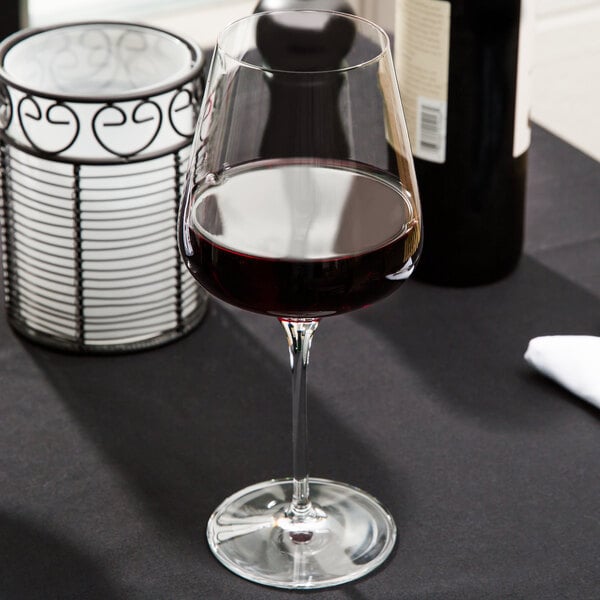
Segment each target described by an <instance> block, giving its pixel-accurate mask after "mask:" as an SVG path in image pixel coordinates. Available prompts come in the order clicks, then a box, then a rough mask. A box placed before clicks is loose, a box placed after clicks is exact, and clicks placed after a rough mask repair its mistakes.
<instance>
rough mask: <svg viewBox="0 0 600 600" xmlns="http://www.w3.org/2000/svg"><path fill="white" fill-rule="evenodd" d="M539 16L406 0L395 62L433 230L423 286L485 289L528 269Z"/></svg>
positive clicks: (399, 14) (464, 1)
mask: <svg viewBox="0 0 600 600" xmlns="http://www.w3.org/2000/svg"><path fill="white" fill-rule="evenodd" d="M532 8H533V7H532V4H531V2H530V1H529V0H485V2H482V1H481V0H396V28H395V63H396V69H397V74H398V81H399V84H400V92H401V96H402V101H403V106H404V110H405V112H406V118H407V122H408V128H409V133H410V139H411V147H412V152H413V157H414V161H415V168H416V172H417V181H418V184H419V190H420V194H421V201H422V206H423V222H424V227H425V243H424V246H423V254H422V256H421V262H420V263H419V266H418V267H417V270H416V271H415V276H416V277H418V278H420V279H421V280H425V281H428V282H431V283H435V284H439V285H453V286H468V285H478V284H484V283H489V282H492V281H495V280H498V279H501V278H502V277H504V276H506V275H508V274H509V273H511V272H512V271H513V270H514V269H515V267H516V266H517V264H518V261H519V257H520V255H521V251H522V245H523V225H524V207H525V179H526V170H527V153H528V148H529V143H530V128H529V122H528V112H529V93H528V85H527V80H528V68H529V64H528V60H529V44H530V31H529V26H530V25H531V23H532V14H531V11H532Z"/></svg>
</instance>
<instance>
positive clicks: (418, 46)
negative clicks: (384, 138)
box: [395, 0, 451, 163]
mask: <svg viewBox="0 0 600 600" xmlns="http://www.w3.org/2000/svg"><path fill="white" fill-rule="evenodd" d="M450 10H451V7H450V2H447V1H446V0H396V28H395V36H396V37H395V63H396V72H397V76H398V84H399V86H400V95H401V97H402V105H403V107H404V113H405V116H406V122H407V126H408V133H409V136H410V141H411V146H412V152H413V155H414V156H417V157H418V158H422V159H424V160H429V161H431V162H436V163H443V162H445V161H446V114H447V106H448V67H449V60H450Z"/></svg>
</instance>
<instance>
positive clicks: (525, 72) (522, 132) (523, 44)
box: [513, 0, 535, 158]
mask: <svg viewBox="0 0 600 600" xmlns="http://www.w3.org/2000/svg"><path fill="white" fill-rule="evenodd" d="M534 19H535V13H534V3H533V1H532V0H521V20H520V27H519V47H518V50H517V83H516V97H515V133H514V138H513V156H514V157H515V158H516V157H517V156H521V154H523V153H524V152H526V151H527V149H528V148H529V145H530V143H531V126H530V124H529V110H530V107H531V72H530V71H531V67H532V60H531V59H532V54H533V52H532V43H533V31H534V24H535V20H534Z"/></svg>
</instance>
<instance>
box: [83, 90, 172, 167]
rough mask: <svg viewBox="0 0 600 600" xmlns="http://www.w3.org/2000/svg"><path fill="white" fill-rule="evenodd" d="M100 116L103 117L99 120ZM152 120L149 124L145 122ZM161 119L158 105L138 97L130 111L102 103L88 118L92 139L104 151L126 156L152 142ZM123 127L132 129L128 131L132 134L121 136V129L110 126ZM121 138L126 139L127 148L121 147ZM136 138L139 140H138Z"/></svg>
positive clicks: (133, 154) (134, 153) (115, 105)
mask: <svg viewBox="0 0 600 600" xmlns="http://www.w3.org/2000/svg"><path fill="white" fill-rule="evenodd" d="M103 116H104V119H105V120H103V121H102V117H103ZM115 118H116V120H114V119H115ZM107 119H108V120H107ZM111 119H112V120H111ZM153 121H154V124H153V125H151V126H148V125H146V124H149V123H152V122H153ZM162 121H163V116H162V111H161V109H160V106H159V105H158V104H157V103H156V102H154V101H153V100H141V101H140V102H138V103H137V104H136V106H135V108H134V109H133V111H131V113H130V114H128V113H127V112H126V111H125V109H124V108H123V107H122V105H118V104H106V105H105V106H103V107H102V108H100V109H99V110H98V111H96V114H95V115H94V117H93V119H92V131H93V133H94V138H95V139H96V141H97V142H98V143H99V144H100V145H101V146H102V148H104V149H105V150H106V151H107V152H110V153H111V154H113V155H114V156H120V157H122V158H128V157H130V156H135V155H136V154H139V153H140V152H142V151H143V150H145V149H146V148H148V147H149V146H150V145H151V144H152V142H153V141H154V140H155V139H156V136H157V135H158V133H159V131H160V128H161V125H162ZM127 126H129V127H135V128H136V129H135V130H133V131H132V132H130V133H131V134H132V135H130V136H124V135H123V132H122V131H121V132H119V131H118V130H116V129H115V130H113V129H112V128H116V127H119V128H120V127H127ZM124 138H128V139H129V140H130V142H132V143H133V145H132V146H131V147H129V148H125V147H124V146H122V144H123V139H124ZM140 139H141V140H142V142H141V143H139V141H138V140H140ZM136 142H137V143H136ZM119 146H121V147H119Z"/></svg>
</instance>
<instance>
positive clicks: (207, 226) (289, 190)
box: [182, 159, 420, 318]
mask: <svg viewBox="0 0 600 600" xmlns="http://www.w3.org/2000/svg"><path fill="white" fill-rule="evenodd" d="M183 236H184V239H183V243H182V248H183V249H184V259H185V261H186V264H187V266H188V268H189V269H190V271H191V272H192V274H193V275H194V277H195V278H196V279H197V280H198V281H199V282H200V283H201V284H202V285H203V286H204V287H205V288H206V289H207V290H208V291H209V292H211V293H212V294H214V295H215V296H216V297H218V298H220V299H222V300H224V301H226V302H228V303H229V304H233V305H235V306H238V307H241V308H244V309H246V310H250V311H254V312H258V313H263V314H268V315H274V316H277V317H280V318H286V317H287V318H319V317H324V316H329V315H334V314H338V313H342V312H347V311H350V310H354V309H357V308H361V307H363V306H366V305H368V304H371V303H372V302H375V301H377V300H379V299H381V298H383V297H385V296H387V295H388V294H390V293H391V292H393V291H394V290H395V289H396V288H397V287H398V286H399V285H400V284H401V283H402V282H403V281H404V280H405V279H407V278H408V277H409V275H410V274H411V272H412V270H413V266H414V262H415V260H416V256H415V255H416V253H417V252H418V251H419V250H420V229H419V226H418V221H417V218H416V216H415V215H414V213H413V209H412V205H411V202H410V200H409V198H408V192H407V191H406V190H404V189H403V188H402V187H401V185H400V184H399V182H398V181H397V180H396V179H394V178H393V177H392V176H390V175H389V174H387V173H385V172H383V171H376V170H373V169H372V168H368V167H366V166H365V165H360V164H356V163H351V162H340V161H335V162H332V163H327V164H323V163H322V162H319V163H315V162H314V161H308V160H305V161H303V160H301V159H293V160H287V159H286V160H269V161H258V162H252V163H247V164H245V165H242V166H237V167H234V168H230V169H227V170H226V171H224V172H223V173H222V174H220V175H218V176H213V175H210V176H209V177H207V178H206V179H205V181H204V183H203V184H201V185H198V186H197V187H196V188H195V190H194V191H193V197H192V202H191V209H190V212H189V214H188V216H187V227H186V228H185V229H184V231H183Z"/></svg>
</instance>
